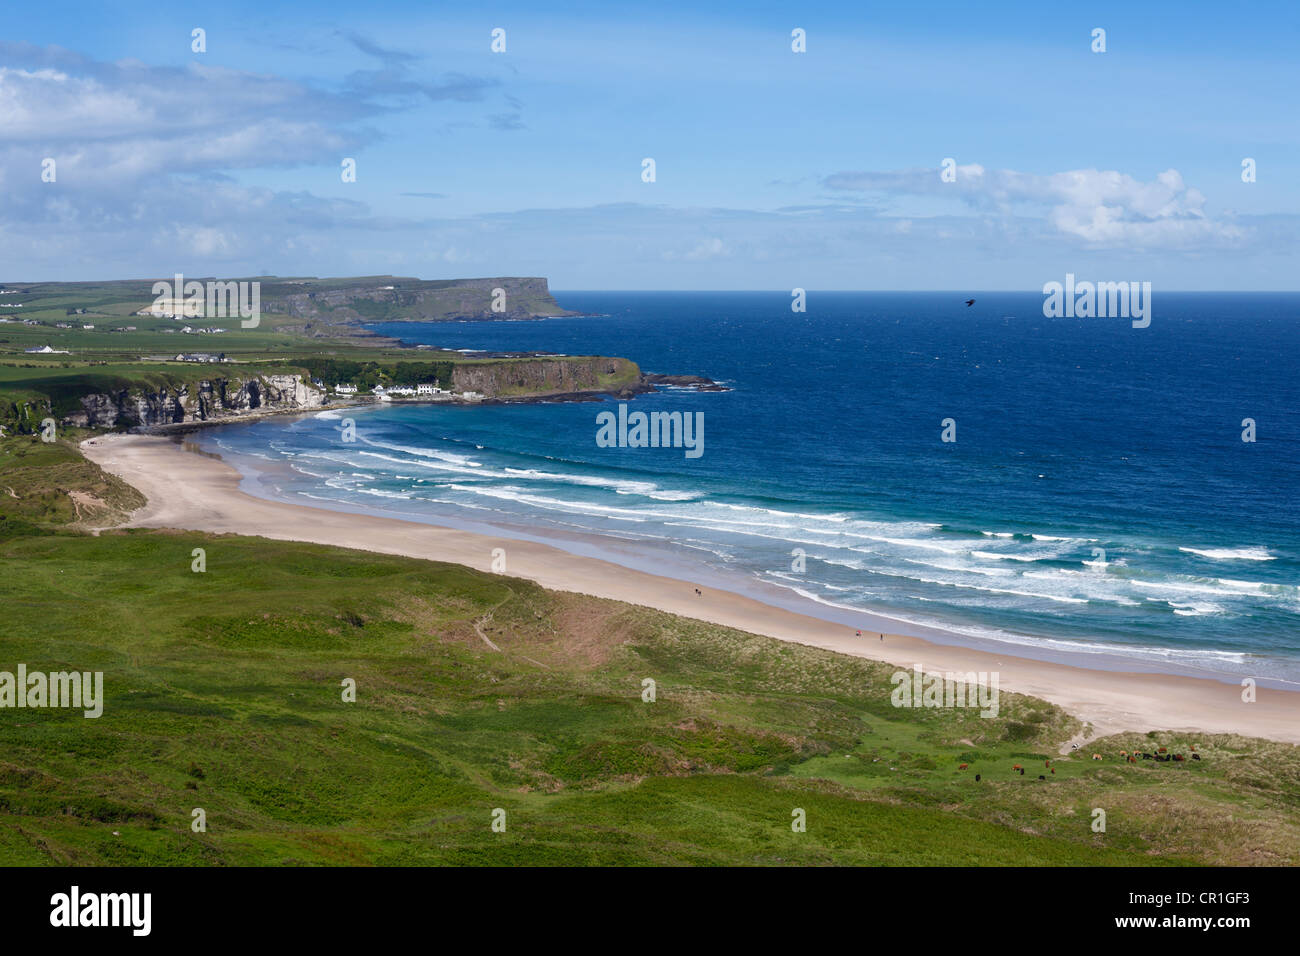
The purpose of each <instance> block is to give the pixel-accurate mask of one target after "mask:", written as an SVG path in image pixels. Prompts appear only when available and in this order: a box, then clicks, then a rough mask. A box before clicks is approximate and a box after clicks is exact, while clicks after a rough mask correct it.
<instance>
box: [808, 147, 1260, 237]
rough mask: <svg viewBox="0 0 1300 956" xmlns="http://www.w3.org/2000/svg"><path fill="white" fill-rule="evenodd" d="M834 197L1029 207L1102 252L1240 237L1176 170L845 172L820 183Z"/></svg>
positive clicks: (990, 209) (1003, 209) (994, 209)
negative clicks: (853, 194)
mask: <svg viewBox="0 0 1300 956" xmlns="http://www.w3.org/2000/svg"><path fill="white" fill-rule="evenodd" d="M824 185H826V186H827V187H829V188H831V189H836V190H854V191H870V192H882V193H886V194H894V195H921V196H933V197H940V198H942V197H952V198H955V199H958V200H960V201H962V202H963V203H965V204H967V205H969V206H971V207H973V208H975V209H976V210H978V211H982V212H985V213H1002V214H1009V213H1011V211H1012V210H1013V209H1014V210H1015V211H1016V212H1017V214H1019V215H1024V214H1025V211H1026V209H1027V208H1034V207H1037V208H1038V210H1039V214H1040V215H1041V216H1042V218H1043V220H1044V221H1045V222H1046V223H1048V224H1049V225H1050V226H1051V227H1053V228H1054V229H1055V230H1056V231H1057V232H1059V233H1061V234H1063V235H1066V236H1070V237H1074V238H1076V239H1081V240H1083V241H1085V242H1088V243H1094V244H1102V245H1116V246H1118V245H1130V246H1134V247H1138V248H1151V247H1161V246H1168V247H1191V246H1196V245H1221V244H1224V243H1230V242H1235V241H1238V240H1240V239H1242V238H1244V237H1245V233H1244V231H1243V230H1242V229H1241V228H1240V227H1239V226H1238V225H1237V224H1235V223H1233V222H1229V221H1216V220H1214V219H1212V218H1210V217H1209V216H1208V215H1207V214H1206V212H1205V196H1204V195H1202V194H1201V192H1200V191H1199V190H1196V189H1193V188H1191V187H1189V186H1188V185H1187V184H1186V183H1184V182H1183V177H1182V175H1181V174H1180V173H1179V172H1178V170H1176V169H1168V170H1165V171H1164V172H1162V173H1160V174H1158V175H1157V176H1156V177H1155V179H1154V180H1151V181H1148V182H1143V181H1141V180H1138V179H1134V178H1133V177H1132V176H1129V175H1127V174H1125V173H1120V172H1117V171H1115V170H1098V169H1076V170H1069V171H1067V172H1061V173H1053V174H1050V175H1045V176H1044V175H1038V174H1034V173H1022V172H1018V171H1016V170H1012V169H993V170H989V169H985V168H984V167H983V166H980V165H978V164H970V165H966V166H958V167H957V168H956V180H955V181H953V182H944V181H943V180H942V179H941V177H940V174H939V169H938V168H934V169H909V170H898V171H892V172H858V173H854V172H847V173H835V174H834V175H831V176H828V177H826V179H825V180H824Z"/></svg>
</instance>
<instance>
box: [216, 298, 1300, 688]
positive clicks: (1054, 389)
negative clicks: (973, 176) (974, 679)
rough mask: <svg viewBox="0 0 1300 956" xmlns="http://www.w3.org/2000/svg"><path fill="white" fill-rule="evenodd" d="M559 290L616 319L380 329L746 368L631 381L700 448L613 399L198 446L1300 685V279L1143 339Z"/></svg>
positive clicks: (304, 495)
mask: <svg viewBox="0 0 1300 956" xmlns="http://www.w3.org/2000/svg"><path fill="white" fill-rule="evenodd" d="M556 298H557V300H558V301H559V302H560V304H561V305H562V306H564V307H566V308H569V309H574V310H581V311H583V312H590V313H600V314H599V315H598V316H594V317H583V318H567V319H549V320H544V321H531V322H521V321H511V322H464V323H440V324H411V323H395V324H388V325H378V326H374V327H373V328H375V330H376V331H379V332H382V333H384V334H388V335H392V336H395V337H399V338H401V339H403V340H405V341H407V342H409V343H413V344H414V343H424V344H429V345H436V346H439V347H446V348H452V349H482V350H512V349H513V350H548V351H553V352H558V353H567V354H572V355H581V354H603V355H619V356H625V357H627V358H630V359H633V360H634V361H636V362H638V363H639V364H640V365H641V367H642V369H643V370H645V371H652V372H667V373H679V374H686V373H693V374H700V375H706V376H709V377H711V378H713V379H716V380H719V381H721V382H723V383H725V384H726V385H728V386H729V387H730V388H731V389H732V390H731V391H728V392H722V393H699V392H693V391H684V390H674V389H666V390H663V391H660V392H658V393H656V394H653V395H645V396H639V397H637V398H636V399H634V400H632V401H631V402H629V403H628V406H629V411H638V410H639V411H645V412H650V411H682V412H692V413H693V412H703V413H704V445H703V449H704V452H703V454H702V455H701V456H700V457H698V458H688V457H686V455H685V454H684V453H683V450H682V449H680V448H677V449H674V448H601V447H598V446H597V444H596V440H595V438H596V431H597V426H596V415H597V413H598V412H600V411H602V410H606V409H608V410H616V408H617V405H618V403H617V402H616V401H615V400H612V399H611V400H609V401H606V402H600V403H551V404H512V405H485V406H480V407H450V406H435V405H407V406H404V407H403V406H386V407H381V408H374V409H367V410H349V411H348V412H347V415H349V416H351V417H353V418H354V419H355V421H356V426H357V441H356V442H355V443H350V444H348V443H343V442H341V441H340V434H341V433H340V418H341V417H342V415H341V414H340V413H338V412H325V413H321V414H319V415H316V416H313V417H305V418H301V419H296V420H292V421H290V420H267V421H263V422H259V423H255V424H251V425H247V426H234V427H227V428H223V429H216V430H212V431H211V432H209V433H207V434H205V435H204V436H203V441H204V442H205V443H207V444H209V445H210V446H211V447H212V448H213V450H216V451H219V452H222V453H223V454H227V455H229V456H230V457H232V459H234V460H235V462H236V463H239V462H240V461H241V460H242V461H243V462H244V463H245V464H246V465H248V463H250V462H251V463H254V468H262V467H263V466H262V465H256V462H257V461H258V460H261V461H262V462H263V463H265V462H267V461H268V460H271V461H275V462H279V463H280V464H278V465H276V466H274V467H270V466H266V475H269V476H271V477H270V478H269V479H268V478H264V480H263V481H262V485H261V487H260V489H259V493H264V494H273V495H276V496H279V497H283V498H286V499H289V500H295V501H298V502H300V503H313V502H315V503H321V504H333V505H336V506H343V507H348V508H352V509H366V510H374V511H377V512H380V511H382V513H385V514H400V515H402V516H407V517H410V516H418V517H420V518H422V519H424V520H429V521H433V522H435V523H449V524H459V525H461V526H466V527H476V528H478V527H481V528H488V529H496V530H498V531H504V532H506V533H510V534H515V535H524V536H529V537H535V538H539V539H542V540H549V541H554V542H556V543H558V544H561V545H562V546H566V547H569V548H571V549H572V550H586V551H588V552H590V550H591V546H592V545H591V542H592V540H593V539H592V537H591V536H592V534H593V533H594V534H597V535H602V536H604V537H603V538H601V539H599V540H600V541H603V542H604V543H605V544H604V545H602V546H601V547H602V548H603V553H605V554H606V555H607V556H612V557H613V558H614V559H615V560H620V561H623V562H624V563H627V564H632V565H640V566H645V567H647V568H648V569H650V570H655V571H658V572H660V573H670V574H674V575H676V576H678V577H681V578H683V579H685V580H691V581H708V582H709V583H711V584H713V585H716V586H733V587H735V588H736V589H737V590H749V591H752V590H753V589H755V588H759V589H761V590H762V592H763V593H764V594H765V595H768V596H770V595H774V594H785V595H789V596H790V598H791V599H792V600H794V599H796V598H797V599H798V600H799V601H800V602H805V601H815V602H817V604H818V606H819V607H820V608H822V609H823V610H824V612H825V614H826V616H828V617H831V618H833V619H836V620H843V621H853V620H854V619H855V615H856V614H857V613H858V612H857V609H861V610H862V611H872V612H875V613H876V614H879V615H884V616H886V617H889V618H892V619H894V620H897V621H900V622H904V625H906V626H900V627H898V628H896V629H899V630H907V628H908V627H913V628H916V627H924V626H927V625H934V626H941V627H942V628H944V629H945V630H946V631H948V632H949V633H950V634H953V635H958V636H960V637H961V638H963V639H968V640H970V641H972V642H974V643H977V644H979V645H981V646H983V645H984V643H985V642H988V641H1009V642H1012V643H1014V644H1015V645H1017V652H1018V653H1026V652H1031V653H1032V652H1034V651H1035V649H1037V651H1039V652H1048V651H1062V650H1066V649H1069V650H1074V651H1079V652H1084V653H1091V654H1103V655H1105V656H1107V657H1108V658H1114V657H1116V655H1118V658H1119V660H1120V661H1121V663H1123V662H1129V663H1131V664H1132V665H1133V666H1134V667H1135V669H1155V670H1175V671H1187V670H1189V669H1190V670H1192V671H1196V670H1206V671H1210V672H1214V673H1218V674H1223V675H1243V674H1250V675H1254V676H1259V677H1272V678H1275V679H1279V678H1280V679H1288V680H1300V514H1298V513H1297V503H1298V502H1300V381H1298V377H1297V372H1298V371H1300V295H1296V294H1238V295H1225V294H1200V293H1195V294H1191V293H1189V294H1163V295H1162V294H1160V293H1159V290H1157V291H1156V295H1155V297H1154V307H1153V311H1152V321H1151V325H1150V327H1149V328H1145V329H1135V328H1133V327H1132V326H1131V324H1130V322H1129V321H1128V320H1127V319H1120V318H1116V319H1106V318H1083V319H1075V318H1070V319H1066V318H1057V319H1047V318H1044V317H1043V309H1042V306H1043V296H1042V295H1039V294H1033V293H1014V294H998V293H976V294H975V298H976V302H975V304H974V305H973V306H970V307H967V306H966V305H965V303H964V301H963V300H964V299H965V298H966V296H963V295H959V294H956V293H923V294H918V293H816V292H811V293H810V294H809V296H808V307H807V312H806V313H803V314H797V313H792V312H791V309H790V295H789V294H788V293H785V292H770V293H730V292H729V293H637V292H618V293H614V292H572V293H557V294H556ZM944 419H953V420H954V421H955V423H956V424H955V434H956V441H955V442H944V441H941V433H942V431H943V424H942V423H943V420H944ZM1244 419H1253V420H1254V422H1255V428H1256V438H1257V440H1256V441H1254V442H1244V441H1243V440H1242V433H1243V420H1244ZM796 549H800V550H801V551H802V555H803V558H802V569H801V568H800V561H799V557H800V556H799V554H798V553H796ZM863 620H866V618H863ZM864 626H866V625H864ZM913 632H916V631H915V630H914V631H913Z"/></svg>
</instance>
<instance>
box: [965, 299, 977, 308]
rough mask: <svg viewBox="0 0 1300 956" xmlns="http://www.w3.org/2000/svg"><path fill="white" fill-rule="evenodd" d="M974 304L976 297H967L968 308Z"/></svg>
mask: <svg viewBox="0 0 1300 956" xmlns="http://www.w3.org/2000/svg"><path fill="white" fill-rule="evenodd" d="M974 304H975V300H974V299H967V300H966V308H968V309H969V308H970V307H971V306H972V305H974Z"/></svg>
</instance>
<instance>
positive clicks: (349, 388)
mask: <svg viewBox="0 0 1300 956" xmlns="http://www.w3.org/2000/svg"><path fill="white" fill-rule="evenodd" d="M334 391H335V392H336V393H337V394H339V395H355V394H356V393H357V387H356V386H355V385H335V386H334Z"/></svg>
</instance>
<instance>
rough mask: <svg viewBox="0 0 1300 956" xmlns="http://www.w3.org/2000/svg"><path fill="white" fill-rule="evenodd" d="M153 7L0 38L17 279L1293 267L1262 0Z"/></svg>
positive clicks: (858, 278) (1233, 271)
mask: <svg viewBox="0 0 1300 956" xmlns="http://www.w3.org/2000/svg"><path fill="white" fill-rule="evenodd" d="M150 6H151V5H150V4H145V5H142V7H141V8H140V9H139V10H137V11H135V12H133V13H131V14H129V15H128V17H129V18H128V19H126V20H124V21H121V22H118V23H117V24H116V29H108V28H107V27H106V25H105V24H102V23H98V22H97V20H98V19H99V18H101V17H103V16H105V15H106V14H104V12H103V11H100V10H99V9H98V7H96V6H93V5H90V4H86V5H84V7H80V6H79V10H80V12H82V13H83V14H84V16H80V17H75V18H68V17H66V16H62V17H59V16H56V15H55V14H49V13H47V14H42V13H41V12H39V11H28V12H25V13H23V14H21V15H19V17H18V18H17V20H16V22H15V24H13V25H12V28H11V30H10V31H8V32H9V35H10V36H22V37H24V39H23V40H21V41H18V40H14V41H11V42H5V43H0V129H3V131H4V135H3V138H0V227H2V228H0V256H3V260H4V263H5V278H6V279H8V280H14V279H64V280H73V279H92V278H113V277H125V276H152V275H165V274H171V273H173V272H178V271H182V272H185V273H187V274H192V275H251V274H261V273H267V272H274V273H278V274H281V275H291V274H313V275H341V274H367V273H380V272H392V273H404V274H413V275H419V276H424V277H429V278H436V277H443V276H460V275H511V274H528V275H545V276H548V277H549V278H550V279H551V284H552V286H553V287H554V288H560V289H563V288H572V289H576V288H593V289H594V288H642V289H657V288H664V289H710V288H729V289H745V288H755V289H768V288H781V287H793V286H801V287H806V288H839V289H873V288H874V289H891V288H912V289H953V288H970V289H989V288H1003V289H1017V288H1019V289H1033V288H1038V287H1040V286H1041V284H1042V283H1043V282H1044V281H1046V280H1048V279H1052V278H1059V276H1060V275H1062V274H1064V273H1065V272H1067V271H1070V272H1076V273H1080V274H1083V273H1088V272H1090V271H1093V272H1097V273H1099V274H1101V273H1104V274H1107V275H1112V276H1116V277H1121V278H1131V279H1134V280H1138V279H1141V280H1149V281H1154V282H1157V283H1159V284H1160V285H1161V286H1163V287H1165V288H1222V289H1295V288H1297V276H1300V269H1298V268H1297V266H1298V265H1300V255H1298V253H1300V244H1298V243H1300V228H1298V226H1300V187H1298V186H1297V182H1300V124H1298V123H1297V122H1296V121H1297V119H1300V116H1297V113H1298V112H1300V110H1298V108H1297V105H1296V103H1295V101H1294V97H1292V96H1291V95H1290V94H1289V92H1288V91H1290V90H1294V89H1295V88H1296V87H1297V85H1300V84H1297V83H1296V80H1297V76H1296V74H1297V73H1300V68H1297V67H1296V66H1295V59H1294V57H1293V56H1292V55H1291V53H1290V51H1289V50H1288V49H1287V48H1286V44H1285V42H1282V41H1281V40H1276V39H1275V38H1276V37H1278V36H1279V35H1281V36H1282V37H1285V35H1286V33H1287V31H1288V30H1289V32H1290V35H1291V36H1295V34H1296V23H1297V14H1296V12H1295V11H1294V10H1292V9H1291V8H1289V7H1287V6H1285V5H1282V4H1277V5H1275V6H1274V5H1260V6H1259V7H1257V8H1255V15H1254V16H1253V17H1251V18H1249V19H1246V20H1243V19H1242V18H1232V19H1229V18H1228V14H1225V13H1223V12H1221V11H1220V12H1217V13H1216V12H1214V10H1213V8H1212V7H1210V6H1209V5H1207V6H1205V7H1204V8H1201V7H1198V6H1196V5H1193V6H1190V7H1189V6H1188V5H1186V4H1179V5H1177V6H1176V7H1174V6H1171V7H1170V10H1171V11H1172V10H1174V9H1177V10H1178V11H1180V17H1181V18H1180V19H1178V20H1177V21H1176V23H1175V25H1174V26H1172V27H1171V26H1169V25H1165V26H1161V25H1160V21H1159V20H1158V19H1156V18H1151V17H1149V16H1148V17H1142V18H1134V16H1133V15H1132V14H1130V13H1128V12H1126V11H1125V9H1124V7H1122V6H1119V5H1116V6H1114V7H1111V8H1107V7H1106V6H1105V5H1103V6H1102V8H1101V9H1093V10H1090V11H1089V12H1088V13H1087V14H1086V15H1084V14H1069V13H1061V12H1057V13H1052V14H1043V13H1041V12H1040V13H1039V14H1037V18H1036V19H1035V18H1034V17H1031V16H1029V13H1028V11H1030V10H1032V9H1033V8H1032V7H1029V6H1026V7H1023V8H1021V9H1020V11H1019V12H1017V11H1016V10H1015V9H1013V8H1014V6H1015V5H1010V6H1009V7H1008V9H1007V11H1004V12H1003V13H1002V14H1000V15H997V16H988V15H987V11H986V12H985V13H984V14H982V15H980V16H976V15H975V14H974V13H973V12H971V11H964V10H963V9H962V8H961V7H960V6H959V5H955V4H954V5H953V6H952V7H951V8H950V9H946V8H945V5H943V4H940V5H939V8H938V10H937V12H934V15H927V16H925V17H922V16H920V15H919V14H909V13H907V12H906V11H904V12H897V11H895V12H892V13H890V14H879V15H877V16H876V18H875V21H874V22H870V23H868V22H864V21H862V20H860V19H859V17H861V16H862V14H861V13H859V12H857V11H854V10H853V9H851V8H849V7H845V8H843V9H841V10H838V11H833V12H828V11H826V10H823V11H820V12H818V13H816V14H813V15H809V14H806V13H804V12H801V10H799V9H791V10H789V11H781V10H775V9H771V8H768V9H765V10H763V11H761V12H755V11H753V10H752V9H751V8H749V7H745V6H736V7H734V8H732V9H730V10H727V11H724V12H722V13H715V14H711V15H710V19H705V18H704V16H703V15H701V14H698V13H693V12H692V11H691V10H690V9H688V8H684V7H683V8H681V9H678V8H676V7H675V6H674V5H669V6H668V7H666V8H664V10H668V11H669V12H671V14H672V15H671V16H667V17H664V16H657V17H655V18H654V19H640V18H641V17H645V16H646V15H645V14H644V13H639V14H621V15H618V16H615V15H613V14H611V13H610V12H608V11H605V10H603V9H602V8H600V7H592V8H591V9H590V10H588V11H586V12H585V13H584V12H582V11H579V12H577V13H570V12H568V11H569V10H570V9H571V8H568V7H566V8H565V10H566V12H565V13H564V14H562V15H561V14H558V13H557V14H554V15H550V16H546V15H543V14H540V13H538V12H537V11H536V10H535V9H530V8H528V7H519V8H518V9H515V10H511V9H510V8H509V7H507V8H503V9H499V10H495V11H493V13H492V15H491V18H490V19H488V18H486V17H485V16H478V15H474V14H470V13H462V14H456V15H455V16H449V15H448V14H446V12H445V11H442V12H440V13H435V12H431V11H429V10H427V9H424V8H423V7H422V6H420V5H416V4H410V5H406V4H397V5H394V6H393V7H392V8H391V9H390V8H387V7H386V8H385V9H384V11H383V12H382V13H379V12H376V13H374V14H373V15H372V14H371V12H370V11H365V10H361V11H351V10H350V8H347V7H343V6H341V5H339V9H338V10H337V11H334V10H332V9H331V8H333V7H334V6H335V4H332V3H327V4H324V5H321V4H315V5H312V6H311V7H310V8H307V7H301V6H297V5H293V4H276V3H262V4H258V5H256V6H253V5H248V6H244V5H243V4H241V3H234V4H232V5H230V6H229V7H228V8H227V10H226V12H225V13H223V14H221V15H219V16H218V15H215V14H200V15H196V16H189V15H187V14H183V13H176V12H174V11H171V10H169V9H168V8H166V7H164V6H159V7H158V8H157V9H150ZM662 12H663V10H661V11H660V13H662ZM932 12H933V11H932ZM134 17H138V20H135V19H130V18H134ZM187 17H188V19H187ZM189 19H193V20H194V22H193V23H190V22H189ZM1094 21H1095V23H1094ZM1099 25H1100V26H1102V27H1103V28H1105V29H1106V30H1107V34H1106V39H1107V49H1106V51H1105V52H1099V51H1096V50H1094V49H1093V48H1092V47H1093V46H1095V41H1094V39H1093V35H1092V31H1093V30H1094V28H1095V27H1096V26H1099ZM195 28H201V29H202V31H203V38H204V42H203V46H204V49H202V50H196V49H194V46H195V42H194V39H193V37H194V33H193V31H194V29H195ZM795 28H799V29H802V30H804V31H805V35H806V38H807V39H806V50H805V51H803V52H795V51H794V50H793V49H792V40H791V31H792V30H794V29H795ZM498 29H500V30H503V31H504V32H503V33H502V34H501V36H500V38H499V43H498V39H497V37H496V34H494V32H493V31H494V30H498ZM494 46H496V47H499V49H497V50H494ZM645 158H653V159H654V160H655V164H654V165H655V176H654V178H653V181H646V178H645V176H643V160H644V159H645ZM349 159H350V160H352V161H353V162H354V164H355V167H354V168H355V181H348V177H347V175H346V173H347V170H346V168H344V167H345V166H346V163H345V161H346V160H349ZM1247 160H1249V161H1250V163H1251V169H1252V172H1254V173H1255V175H1254V176H1253V177H1247V176H1245V175H1243V170H1244V164H1245V163H1246V161H1247ZM341 168H342V169H343V172H342V174H341ZM1252 178H1253V180H1254V181H1251V179H1252Z"/></svg>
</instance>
